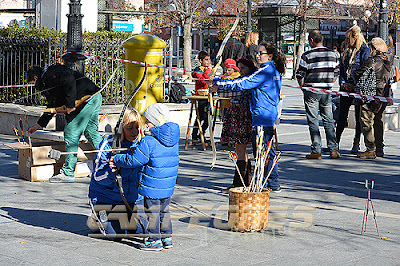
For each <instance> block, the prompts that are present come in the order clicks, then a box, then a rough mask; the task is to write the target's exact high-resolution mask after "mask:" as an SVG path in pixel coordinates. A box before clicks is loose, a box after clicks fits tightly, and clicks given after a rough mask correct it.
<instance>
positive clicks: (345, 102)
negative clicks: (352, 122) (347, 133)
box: [336, 96, 361, 144]
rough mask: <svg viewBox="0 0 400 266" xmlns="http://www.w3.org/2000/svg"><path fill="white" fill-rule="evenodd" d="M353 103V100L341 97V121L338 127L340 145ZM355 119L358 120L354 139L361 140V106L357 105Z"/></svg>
mask: <svg viewBox="0 0 400 266" xmlns="http://www.w3.org/2000/svg"><path fill="white" fill-rule="evenodd" d="M352 103H353V98H351V97H345V96H340V106H339V121H338V122H337V126H336V140H337V142H338V144H339V142H340V138H341V136H342V133H343V130H344V128H345V127H346V126H347V117H348V116H349V109H350V106H351V105H352ZM355 119H356V133H355V136H354V138H356V139H360V136H361V123H360V105H358V104H356V105H355Z"/></svg>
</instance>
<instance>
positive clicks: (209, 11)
mask: <svg viewBox="0 0 400 266" xmlns="http://www.w3.org/2000/svg"><path fill="white" fill-rule="evenodd" d="M206 12H207V14H208V15H209V16H211V14H212V13H213V12H214V9H213V8H212V7H211V6H209V7H207V9H206ZM210 35H211V33H210V23H208V36H207V38H208V39H207V43H208V45H207V48H208V49H207V50H208V54H209V55H211V36H210Z"/></svg>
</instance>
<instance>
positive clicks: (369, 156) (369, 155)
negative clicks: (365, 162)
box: [357, 151, 376, 159]
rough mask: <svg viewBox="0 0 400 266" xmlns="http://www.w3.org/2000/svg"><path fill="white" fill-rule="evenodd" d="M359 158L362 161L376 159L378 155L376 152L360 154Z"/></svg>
mask: <svg viewBox="0 0 400 266" xmlns="http://www.w3.org/2000/svg"><path fill="white" fill-rule="evenodd" d="M357 157H358V158H360V159H375V158H376V155H375V152H374V151H366V152H363V153H360V154H357Z"/></svg>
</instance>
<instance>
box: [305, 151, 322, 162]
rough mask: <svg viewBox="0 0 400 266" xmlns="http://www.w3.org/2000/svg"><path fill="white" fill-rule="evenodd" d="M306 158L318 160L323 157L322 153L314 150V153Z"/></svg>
mask: <svg viewBox="0 0 400 266" xmlns="http://www.w3.org/2000/svg"><path fill="white" fill-rule="evenodd" d="M306 159H317V160H321V159H322V157H321V153H315V152H312V153H310V154H307V155H306Z"/></svg>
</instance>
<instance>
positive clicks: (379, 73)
mask: <svg viewBox="0 0 400 266" xmlns="http://www.w3.org/2000/svg"><path fill="white" fill-rule="evenodd" d="M374 61H375V65H374V67H375V72H376V96H383V97H388V96H389V91H390V62H389V61H388V60H385V59H383V58H381V57H380V56H374ZM371 66H372V57H370V58H368V59H367V60H366V61H365V62H364V63H363V64H362V66H361V67H360V68H358V69H356V70H354V72H353V77H354V79H355V82H356V83H357V81H358V80H359V78H360V77H361V75H362V74H363V73H364V71H366V70H367V69H368V68H370V67H371ZM386 105H387V103H384V102H377V101H372V102H370V103H367V104H364V105H363V108H365V109H367V110H370V111H372V112H374V113H378V112H379V111H381V110H382V108H383V109H384V108H385V107H386Z"/></svg>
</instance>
